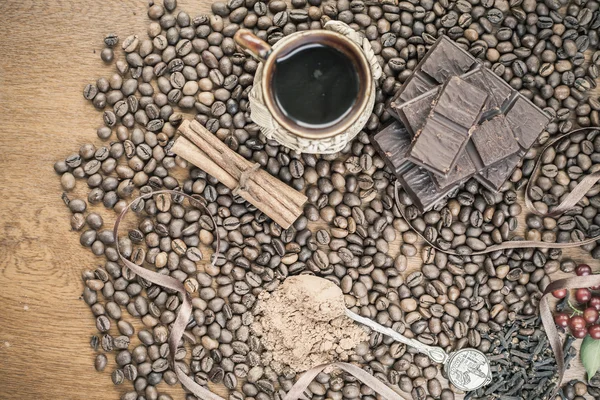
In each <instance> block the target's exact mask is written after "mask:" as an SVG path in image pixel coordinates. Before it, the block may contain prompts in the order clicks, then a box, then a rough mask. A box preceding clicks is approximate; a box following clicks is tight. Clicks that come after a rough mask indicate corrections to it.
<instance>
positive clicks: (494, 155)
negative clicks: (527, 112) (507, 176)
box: [471, 114, 520, 165]
mask: <svg viewBox="0 0 600 400" xmlns="http://www.w3.org/2000/svg"><path fill="white" fill-rule="evenodd" d="M471 140H472V141H473V144H474V145H475V148H476V149H477V153H478V154H479V157H481V161H482V162H483V164H484V165H493V164H495V163H497V162H498V161H500V160H502V159H503V158H505V157H508V156H509V155H511V154H514V153H516V152H517V151H519V149H520V147H519V144H518V143H517V141H516V139H515V137H514V136H513V134H512V131H511V129H510V128H509V127H508V125H507V123H506V117H505V116H504V115H502V114H500V115H497V116H495V117H494V118H492V119H490V120H487V121H484V122H482V123H481V124H479V125H477V126H475V128H474V129H473V132H472V135H471Z"/></svg>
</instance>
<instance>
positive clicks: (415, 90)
mask: <svg viewBox="0 0 600 400" xmlns="http://www.w3.org/2000/svg"><path fill="white" fill-rule="evenodd" d="M475 64H476V60H475V57H473V56H472V55H471V54H470V53H468V52H467V51H465V50H463V49H462V48H461V47H460V46H459V45H457V44H456V43H455V42H454V41H453V40H451V39H450V38H449V37H448V36H445V35H442V36H440V37H439V38H438V40H437V41H436V42H435V43H434V44H433V45H432V46H431V48H430V49H429V51H428V52H427V54H425V57H423V59H422V60H421V62H419V64H417V66H416V68H415V70H414V72H413V74H412V75H411V76H409V77H408V79H407V80H406V81H405V82H404V84H403V85H402V86H401V87H400V90H398V92H397V93H396V94H395V95H394V98H393V99H392V102H391V103H392V104H396V105H401V104H402V103H404V102H406V101H408V100H411V99H413V98H415V97H417V96H419V95H421V94H423V93H425V92H427V91H429V90H431V89H433V88H434V87H435V86H437V85H439V84H442V83H444V82H445V81H446V80H447V78H449V77H451V76H454V75H461V74H463V73H465V72H467V71H468V70H469V69H471V68H472V67H473V66H474V65H475ZM423 68H424V69H423Z"/></svg>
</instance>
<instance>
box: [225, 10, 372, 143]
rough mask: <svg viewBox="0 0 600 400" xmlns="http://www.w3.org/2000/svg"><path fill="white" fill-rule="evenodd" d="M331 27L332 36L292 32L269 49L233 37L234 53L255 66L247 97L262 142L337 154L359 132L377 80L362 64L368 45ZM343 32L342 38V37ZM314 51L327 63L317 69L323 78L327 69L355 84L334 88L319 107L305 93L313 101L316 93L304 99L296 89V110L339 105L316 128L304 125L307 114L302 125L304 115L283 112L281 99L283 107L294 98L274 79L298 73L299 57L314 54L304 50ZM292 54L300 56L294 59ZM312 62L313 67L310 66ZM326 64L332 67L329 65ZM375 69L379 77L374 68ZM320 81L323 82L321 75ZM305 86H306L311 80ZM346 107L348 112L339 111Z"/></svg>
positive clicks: (249, 38)
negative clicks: (239, 51)
mask: <svg viewBox="0 0 600 400" xmlns="http://www.w3.org/2000/svg"><path fill="white" fill-rule="evenodd" d="M332 22H333V21H332ZM335 22H336V24H333V25H331V26H332V27H334V28H335V31H334V30H331V29H330V30H312V31H303V32H297V33H294V34H292V35H289V36H287V37H285V38H283V39H282V40H280V41H279V42H278V43H277V44H276V45H275V46H273V47H271V46H270V45H268V44H267V43H265V42H264V41H263V40H261V39H259V38H258V37H256V36H255V35H254V34H253V33H252V32H250V31H249V30H245V29H240V30H239V31H238V32H237V33H236V34H235V36H234V39H235V41H236V43H237V44H238V45H239V46H240V47H242V48H243V49H244V50H246V51H247V52H248V53H250V54H251V55H252V56H254V57H255V58H256V59H258V60H259V61H261V65H260V67H259V71H257V75H256V77H255V81H254V88H253V92H254V96H250V108H251V116H252V119H253V121H254V122H256V123H257V124H258V125H259V126H260V127H261V130H262V131H263V133H265V135H266V136H267V137H268V138H274V139H275V140H277V141H279V142H280V143H282V144H283V145H286V146H288V147H291V148H293V149H294V150H298V151H304V152H310V153H331V152H335V151H340V150H341V149H342V148H343V146H344V145H345V144H346V143H347V142H348V141H349V140H350V139H352V138H353V137H354V136H355V135H356V134H357V133H358V132H359V131H360V130H361V129H362V128H363V127H364V125H365V124H366V122H367V120H368V117H369V116H370V114H371V112H372V108H373V104H374V93H375V83H374V75H377V74H374V73H373V60H370V59H368V57H367V56H366V54H365V47H364V46H365V43H363V40H364V41H365V42H366V45H367V46H369V47H368V49H369V50H370V45H369V44H368V41H366V39H364V38H362V37H361V36H359V35H358V33H357V32H355V31H353V30H352V29H351V28H349V27H348V26H347V25H345V24H343V23H340V22H339V21H335ZM338 32H342V33H338ZM344 32H347V33H348V34H343V33H344ZM314 48H319V49H322V53H318V54H319V55H320V54H324V55H325V56H324V58H323V60H324V61H328V62H329V64H327V63H325V64H326V65H325V66H324V67H323V68H322V69H323V70H324V71H325V72H323V74H327V73H328V71H331V70H332V68H333V71H334V72H339V71H341V73H339V74H337V75H344V73H346V74H348V76H350V75H352V77H353V78H352V83H353V84H354V83H355V84H356V87H355V90H354V89H353V90H346V91H345V90H343V89H344V88H339V87H338V88H336V89H337V91H336V90H333V89H332V91H331V93H326V94H327V95H328V96H330V100H331V101H326V102H325V103H323V102H321V103H319V102H318V101H316V100H319V99H315V101H312V98H311V97H310V96H311V93H314V94H315V95H318V94H319V93H318V91H317V92H309V93H306V91H304V88H303V89H302V92H301V95H302V96H298V97H301V98H302V99H303V100H302V104H301V106H302V107H314V104H322V105H325V106H326V107H327V106H329V105H330V104H335V105H340V103H339V102H341V105H340V106H339V107H338V109H336V110H335V111H336V112H337V114H339V115H337V114H336V113H335V112H332V114H331V115H332V116H333V118H331V119H330V120H327V118H326V117H323V118H325V120H319V121H318V122H319V123H314V120H309V119H310V118H309V117H312V115H311V114H310V113H308V114H307V115H308V117H307V118H306V119H303V118H304V114H305V113H303V112H300V113H299V114H296V115H294V114H293V113H291V112H290V110H289V109H286V103H285V101H284V100H285V99H282V97H286V96H287V97H288V98H287V101H288V102H289V101H292V102H294V101H295V100H294V96H295V94H294V92H293V90H292V91H291V92H290V91H289V90H288V91H286V92H285V93H284V95H283V96H282V94H281V90H280V89H278V88H277V87H276V86H277V79H278V78H277V76H278V74H280V75H281V73H282V72H281V71H282V69H283V68H288V69H290V71H291V72H295V71H297V70H298V71H301V72H304V71H303V70H302V68H303V66H302V65H295V64H296V63H307V62H309V61H307V59H306V57H304V54H308V55H309V56H310V55H311V54H317V53H311V51H312V50H310V49H314ZM327 49H329V50H331V49H333V50H335V51H334V53H337V55H335V54H333V53H332V54H333V55H334V57H333V58H328V55H329V53H328V51H329V50H327ZM297 54H302V55H303V56H302V57H298V56H296V55H297ZM309 58H310V57H309ZM312 61H313V62H314V60H312ZM332 62H334V63H338V64H335V65H331V63H332ZM284 63H287V64H284ZM311 65H312V64H311ZM319 65H320V64H319ZM376 67H377V68H378V70H377V72H378V74H379V75H380V73H381V71H380V68H379V65H377V66H376ZM278 68H279V70H278ZM298 68H299V69H298ZM320 73H322V72H321V71H320V69H319V70H316V71H315V76H317V75H318V74H320ZM292 76H293V75H292ZM324 77H327V76H326V75H324ZM377 77H378V76H377ZM311 78H312V77H311ZM279 79H281V78H279ZM327 80H335V78H329V77H327ZM309 81H311V82H312V79H309ZM342 82H343V81H342ZM311 84H312V83H310V82H307V87H309V88H310V87H311V86H310V85H311ZM325 84H327V81H326V82H325ZM279 85H281V84H279ZM298 91H300V89H298ZM348 93H350V95H348ZM323 96H325V94H323ZM346 105H347V106H348V107H347V109H344V107H345V106H346ZM295 106H296V107H297V108H298V106H299V105H298V104H295ZM302 107H299V108H302ZM340 107H341V111H340ZM321 108H323V107H321ZM334 108H335V107H334ZM296 111H297V110H296ZM301 111H302V110H301ZM315 112H316V111H315Z"/></svg>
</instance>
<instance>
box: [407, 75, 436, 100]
mask: <svg viewBox="0 0 600 400" xmlns="http://www.w3.org/2000/svg"><path fill="white" fill-rule="evenodd" d="M437 85H438V83H437V82H435V81H432V80H431V79H428V77H426V76H423V75H414V76H411V78H409V79H408V80H407V81H406V82H405V83H404V86H402V88H401V89H400V94H399V97H398V98H399V99H400V100H402V102H406V101H409V100H411V99H414V98H415V97H417V96H419V95H422V94H423V93H426V92H428V91H430V90H431V89H434V88H435V87H436V86H437Z"/></svg>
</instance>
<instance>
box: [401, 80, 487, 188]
mask: <svg viewBox="0 0 600 400" xmlns="http://www.w3.org/2000/svg"><path fill="white" fill-rule="evenodd" d="M486 99H487V94H486V93H485V92H482V91H481V90H479V89H477V88H476V87H474V86H473V85H470V84H468V83H467V82H465V81H463V80H461V79H460V78H458V77H452V78H450V79H449V80H448V82H446V83H445V84H444V86H443V87H442V90H441V93H440V96H439V97H438V99H437V100H436V101H435V102H434V106H433V110H432V111H431V113H430V115H429V118H428V119H427V121H426V122H425V126H424V127H423V129H421V131H420V132H418V133H417V136H416V137H415V139H414V141H413V145H412V147H411V150H410V154H409V156H408V159H409V160H410V161H412V162H414V163H416V164H418V165H421V166H422V167H424V168H426V169H428V170H430V171H431V172H433V173H436V174H438V175H443V176H445V175H446V174H448V173H449V172H450V169H451V168H452V167H454V164H455V163H456V161H457V160H458V157H459V155H460V153H461V152H462V151H463V149H464V148H465V146H466V144H467V141H468V140H469V137H470V129H471V127H472V126H473V124H474V123H475V122H476V121H477V120H478V118H479V114H480V111H481V108H482V107H483V104H484V103H485V100H486Z"/></svg>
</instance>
